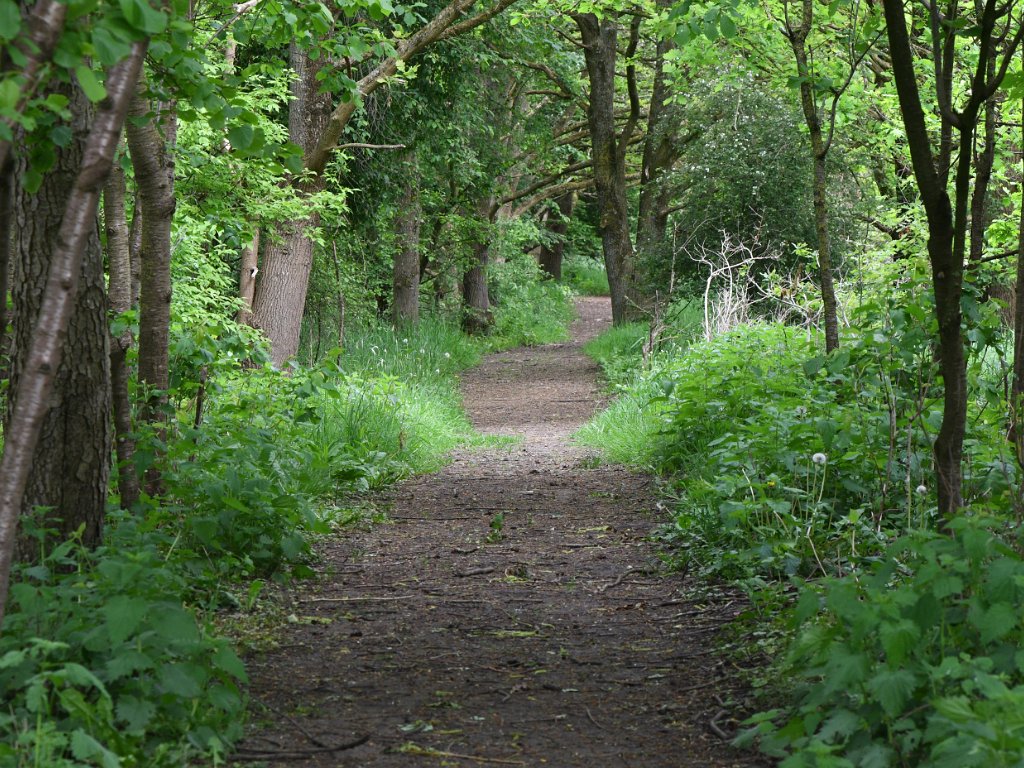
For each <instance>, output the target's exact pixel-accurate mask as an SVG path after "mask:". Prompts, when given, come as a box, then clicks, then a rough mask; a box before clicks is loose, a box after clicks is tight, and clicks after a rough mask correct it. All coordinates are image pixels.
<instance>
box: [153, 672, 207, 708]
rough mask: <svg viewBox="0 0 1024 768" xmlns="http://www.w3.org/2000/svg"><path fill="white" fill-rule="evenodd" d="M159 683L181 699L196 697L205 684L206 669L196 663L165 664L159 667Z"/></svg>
mask: <svg viewBox="0 0 1024 768" xmlns="http://www.w3.org/2000/svg"><path fill="white" fill-rule="evenodd" d="M159 675H160V685H161V687H162V688H163V689H164V690H165V691H166V692H167V693H171V694H174V695H175V696H180V697H181V698H183V699H196V698H199V695H200V694H201V693H202V691H203V686H204V685H206V671H205V670H204V669H203V668H202V667H200V666H198V665H196V664H187V663H179V664H167V665H165V666H163V667H161V668H160V672H159Z"/></svg>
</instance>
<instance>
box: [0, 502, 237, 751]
mask: <svg viewBox="0 0 1024 768" xmlns="http://www.w3.org/2000/svg"><path fill="white" fill-rule="evenodd" d="M30 532H32V531H31V529H30ZM36 534H37V535H38V532H36ZM169 544H170V542H169V541H168V540H167V534H165V533H163V532H160V531H152V530H150V531H147V530H145V526H142V525H140V524H139V523H137V522H136V521H134V520H132V519H130V518H125V519H122V520H120V521H118V522H117V524H116V525H115V526H114V531H113V532H112V533H111V534H109V535H108V539H107V544H106V545H105V546H103V547H101V548H99V549H97V550H95V551H89V550H86V549H84V548H82V547H80V546H79V545H78V543H77V542H76V541H75V540H71V541H67V542H65V543H63V544H61V545H60V546H58V547H57V548H55V549H54V550H53V551H52V552H49V553H48V554H47V555H46V557H45V558H43V559H42V560H41V561H40V562H39V563H38V564H36V565H32V566H22V567H21V568H20V570H19V572H18V573H17V574H16V575H15V583H14V584H13V585H12V587H11V598H12V601H11V605H10V606H9V613H8V615H7V617H6V619H5V622H4V633H3V636H2V638H0V691H2V694H0V705H2V711H0V734H2V738H0V763H3V764H4V765H35V766H40V768H41V766H47V768H51V767H52V768H72V766H74V767H76V768H77V767H78V766H87V765H97V766H104V768H107V767H112V766H122V765H146V766H166V767H167V768H177V766H181V765H184V764H186V763H189V762H190V761H191V760H192V759H193V758H195V757H198V756H200V755H204V756H206V757H208V758H214V759H217V758H223V756H224V755H225V753H226V752H227V751H228V750H229V749H230V745H231V744H232V743H233V742H234V741H235V740H236V739H238V738H239V737H240V736H241V727H242V724H243V716H244V700H243V697H242V693H241V691H240V687H239V686H240V684H242V683H244V682H245V680H246V678H245V671H244V668H243V666H242V662H241V661H240V660H239V658H238V657H237V656H236V655H235V652H234V651H233V650H232V648H231V646H230V644H229V643H228V642H227V641H226V640H225V639H223V638H218V637H215V636H213V635H211V634H210V633H209V632H208V630H207V629H206V628H205V627H204V626H203V625H202V624H201V623H199V622H198V621H197V619H196V617H195V615H194V614H193V612H192V611H190V610H188V609H187V608H185V607H184V606H183V605H182V596H183V594H184V593H185V592H186V591H187V589H188V585H187V583H186V580H185V574H184V573H182V572H181V571H179V570H178V569H176V568H175V567H174V565H173V564H172V563H168V559H167V555H166V552H167V551H169Z"/></svg>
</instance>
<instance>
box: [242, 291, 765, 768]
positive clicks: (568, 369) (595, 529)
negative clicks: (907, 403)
mask: <svg viewBox="0 0 1024 768" xmlns="http://www.w3.org/2000/svg"><path fill="white" fill-rule="evenodd" d="M579 306H580V314H581V318H580V320H579V321H578V322H577V323H576V324H575V325H574V329H573V330H574V334H573V335H574V341H573V342H572V343H569V344H557V345H550V346H546V347H540V348H534V349H517V350H513V351H510V352H504V353H501V354H497V355H493V356H491V357H489V358H487V360H486V361H484V363H483V364H482V365H480V366H479V367H477V368H475V369H473V370H471V371H469V372H468V373H467V374H466V375H465V377H464V379H463V391H464V396H465V403H466V408H467V411H468V412H469V414H470V416H471V417H472V419H473V422H474V424H476V426H477V427H478V428H479V429H480V430H481V431H484V432H497V433H502V434H515V435H519V436H521V437H522V438H523V442H522V443H521V444H517V445H515V446H513V447H512V448H511V449H508V448H503V449H494V450H488V451H485V452H471V453H466V454H462V455H459V456H457V457H456V460H455V462H454V463H453V464H452V465H451V466H449V467H447V468H446V469H445V470H443V471H442V472H439V473H437V474H435V475H431V476H428V477H421V478H416V479H414V480H411V481H409V482H406V483H403V484H402V485H400V486H398V487H397V488H396V489H395V490H394V491H393V492H392V493H391V494H390V495H389V496H388V497H387V501H389V502H390V503H391V504H393V507H392V510H391V512H390V516H391V519H392V520H393V522H394V524H382V525H375V526H373V527H372V528H371V529H370V530H367V531H363V532H354V533H348V534H345V535H343V536H342V537H339V538H338V539H337V540H335V541H333V542H332V543H330V544H329V545H328V546H327V547H326V552H325V562H324V566H325V568H326V569H327V570H328V571H329V574H328V575H327V576H326V577H325V578H324V579H322V580H321V581H320V582H318V583H317V584H316V585H315V587H314V588H313V593H307V594H304V595H303V596H302V597H301V598H299V599H298V605H296V606H295V610H296V614H297V616H298V617H300V620H301V621H302V622H303V623H298V624H294V625H291V626H290V627H289V629H288V631H287V633H286V637H285V638H284V639H283V642H282V646H281V647H280V648H279V649H278V650H276V651H274V652H272V653H268V654H265V655H263V656H261V657H260V658H258V659H255V660H253V661H252V662H251V663H250V669H251V675H252V678H253V680H252V693H253V696H254V698H255V699H256V701H257V704H259V703H262V704H264V705H266V707H267V709H266V720H265V722H264V723H263V727H262V730H260V732H259V733H257V734H254V735H253V736H252V737H251V738H250V739H249V740H248V742H247V743H246V744H245V748H246V749H247V750H251V751H250V752H248V753H245V754H250V755H254V754H255V752H252V751H258V750H266V751H267V752H270V753H276V755H275V757H274V759H270V760H268V761H267V762H268V764H270V765H309V766H353V767H355V766H360V767H362V766H381V767H385V766H386V767H391V766H396V767H397V766H402V767H403V768H405V767H413V766H459V767H463V766H465V767H468V766H473V765H476V766H487V765H521V766H553V768H570V767H573V766H587V768H604V767H605V766H628V767H629V768H662V767H664V768H669V767H671V768H679V767H680V766H747V765H754V764H755V763H754V762H753V761H752V759H751V758H749V757H748V756H745V755H741V754H739V753H736V752H734V751H733V750H731V749H730V748H729V747H727V746H726V745H725V743H724V742H723V741H722V740H721V739H720V738H719V737H718V736H716V735H715V734H714V731H715V730H716V729H721V728H728V727H729V725H728V724H727V721H728V717H727V716H726V715H725V713H724V711H723V707H722V706H721V700H722V697H726V698H728V695H729V682H728V679H727V678H723V677H722V676H723V669H724V668H725V663H724V662H723V661H720V660H716V657H715V656H714V655H712V653H711V651H712V641H713V639H714V637H715V635H716V633H717V632H718V631H719V627H720V626H721V625H722V623H723V622H724V621H725V620H727V619H728V618H730V617H731V616H732V615H734V612H735V611H737V610H738V609H737V607H736V606H734V605H733V606H730V605H721V604H720V605H716V606H712V607H707V606H702V605H698V604H697V603H695V602H694V600H693V599H692V598H691V597H690V596H689V594H690V593H689V591H688V590H686V589H685V588H684V584H683V582H682V581H681V580H680V579H679V578H677V577H673V576H668V577H666V576H665V575H663V574H662V573H660V572H659V564H658V560H657V558H656V551H655V549H654V547H653V546H652V545H651V544H650V543H648V542H647V541H646V540H645V537H646V536H647V535H648V534H649V533H650V532H651V530H652V529H653V528H654V527H655V526H656V525H657V524H658V522H659V519H658V516H657V514H655V513H653V510H654V508H655V501H654V497H653V494H652V489H651V486H650V482H649V480H648V479H647V478H644V477H641V476H638V475H635V474H632V473H630V472H627V471H625V470H623V469H619V468H610V467H601V468H597V469H593V468H591V467H592V461H590V460H589V457H588V456H587V455H586V453H585V451H584V450H582V449H580V448H578V447H574V446H572V445H570V444H569V442H568V440H569V435H570V434H571V433H572V431H573V430H574V429H576V428H577V427H578V426H579V425H580V424H582V423H583V421H584V420H585V419H586V418H587V417H589V416H590V415H591V413H592V412H593V411H594V410H595V408H596V407H597V406H598V405H599V403H600V401H601V395H600V393H599V390H598V385H597V376H598V371H597V369H596V366H595V365H594V364H593V363H592V362H591V361H590V360H588V359H587V358H586V357H584V356H583V354H582V353H581V351H580V345H581V342H582V341H583V340H585V339H587V338H590V337H592V336H594V335H596V334H597V333H599V332H600V331H601V330H602V329H603V328H605V327H607V325H608V323H609V320H608V315H609V312H610V310H609V308H608V303H607V300H606V299H604V300H602V299H584V300H582V301H581V302H580V305H579ZM498 515H501V516H502V517H503V522H502V523H501V524H500V525H499V523H498V522H496V516H498ZM716 697H718V698H717V699H716ZM364 737H366V740H365V742H363V743H362V744H360V745H359V746H357V747H354V748H351V749H347V750H345V751H335V752H329V751H326V749H329V748H330V747H332V746H335V745H339V744H343V743H348V742H353V741H357V740H360V739H362V738H364Z"/></svg>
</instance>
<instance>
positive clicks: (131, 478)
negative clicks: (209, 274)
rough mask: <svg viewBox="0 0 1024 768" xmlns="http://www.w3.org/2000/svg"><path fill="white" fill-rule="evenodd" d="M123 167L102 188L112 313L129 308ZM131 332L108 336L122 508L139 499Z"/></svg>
mask: <svg viewBox="0 0 1024 768" xmlns="http://www.w3.org/2000/svg"><path fill="white" fill-rule="evenodd" d="M125 195H126V188H125V180H124V171H122V170H121V167H120V166H119V165H118V164H117V163H114V165H113V167H112V168H111V170H110V176H109V177H108V178H107V184H106V186H105V187H104V188H103V219H104V223H105V225H106V233H107V263H108V265H109V269H110V279H109V286H108V288H107V301H108V303H109V305H110V311H111V312H112V313H113V314H114V315H122V314H124V313H125V312H127V311H128V310H130V309H131V308H132V273H131V262H130V257H129V255H128V220H127V219H126V218H125V208H124V201H125ZM131 346H132V332H131V330H130V329H128V328H125V329H124V331H122V332H121V333H120V334H118V335H117V336H114V335H111V337H110V382H111V395H112V399H113V407H114V446H115V448H116V449H117V489H118V492H119V494H120V496H121V508H122V509H131V508H132V507H133V506H135V504H136V502H138V500H139V478H138V476H137V475H136V474H135V460H134V457H135V438H134V437H133V436H132V404H131V398H130V397H129V394H128V378H129V370H128V361H127V356H128V350H129V349H131Z"/></svg>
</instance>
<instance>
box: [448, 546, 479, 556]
mask: <svg viewBox="0 0 1024 768" xmlns="http://www.w3.org/2000/svg"><path fill="white" fill-rule="evenodd" d="M478 549H480V547H473V548H472V549H459V548H458V547H452V553H453V554H456V555H472V554H473V553H474V552H476V551H477V550H478Z"/></svg>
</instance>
